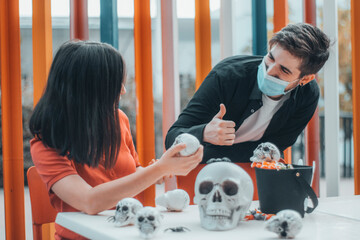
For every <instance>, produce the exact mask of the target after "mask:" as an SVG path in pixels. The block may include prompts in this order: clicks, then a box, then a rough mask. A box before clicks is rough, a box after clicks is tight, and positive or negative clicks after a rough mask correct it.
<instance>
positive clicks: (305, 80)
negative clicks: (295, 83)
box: [300, 74, 315, 86]
mask: <svg viewBox="0 0 360 240" xmlns="http://www.w3.org/2000/svg"><path fill="white" fill-rule="evenodd" d="M313 79H315V74H309V75H306V76H304V77H302V79H301V80H300V85H301V86H304V85H305V84H307V83H308V82H310V81H311V80H313Z"/></svg>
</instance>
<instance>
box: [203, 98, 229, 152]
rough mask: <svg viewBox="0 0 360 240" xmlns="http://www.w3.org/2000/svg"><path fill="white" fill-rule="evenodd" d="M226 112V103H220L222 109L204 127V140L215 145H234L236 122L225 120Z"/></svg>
mask: <svg viewBox="0 0 360 240" xmlns="http://www.w3.org/2000/svg"><path fill="white" fill-rule="evenodd" d="M225 114H226V108H225V105H224V104H220V111H219V112H218V113H217V114H216V115H215V116H214V117H213V119H212V120H211V121H210V122H209V123H208V124H207V125H206V127H205V129H204V138H203V139H204V142H208V143H211V144H214V145H226V146H231V145H233V143H234V139H235V123H234V122H233V121H226V120H223V117H224V115H225Z"/></svg>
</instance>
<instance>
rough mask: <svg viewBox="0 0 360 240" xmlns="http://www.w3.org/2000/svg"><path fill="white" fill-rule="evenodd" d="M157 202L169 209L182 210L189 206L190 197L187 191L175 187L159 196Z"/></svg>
mask: <svg viewBox="0 0 360 240" xmlns="http://www.w3.org/2000/svg"><path fill="white" fill-rule="evenodd" d="M155 203H156V204H157V205H160V206H162V207H166V208H167V210H168V211H175V212H180V211H182V210H184V209H185V208H186V207H187V206H189V203H190V197H189V194H188V193H187V192H186V191H184V190H182V189H175V190H172V191H168V192H166V193H165V194H163V195H160V196H159V197H157V198H156V199H155Z"/></svg>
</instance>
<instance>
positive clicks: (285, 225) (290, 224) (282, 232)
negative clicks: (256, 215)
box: [265, 209, 302, 238]
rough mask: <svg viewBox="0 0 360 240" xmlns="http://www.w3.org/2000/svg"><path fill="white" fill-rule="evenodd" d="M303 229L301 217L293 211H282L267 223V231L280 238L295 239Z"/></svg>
mask: <svg viewBox="0 0 360 240" xmlns="http://www.w3.org/2000/svg"><path fill="white" fill-rule="evenodd" d="M301 228H302V219H301V215H300V214H299V213H298V212H297V211H294V210H291V209H286V210H282V211H280V212H278V213H277V214H276V216H273V217H272V218H270V219H269V220H268V221H266V222H265V229H267V230H269V231H271V232H274V233H276V234H277V235H278V236H279V238H295V236H296V235H297V234H298V233H299V232H300V230H301Z"/></svg>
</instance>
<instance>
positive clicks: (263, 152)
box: [250, 142, 281, 162]
mask: <svg viewBox="0 0 360 240" xmlns="http://www.w3.org/2000/svg"><path fill="white" fill-rule="evenodd" d="M280 157H281V156H280V151H279V149H278V148H277V146H276V145H275V144H273V143H270V142H265V143H260V144H259V145H258V146H257V147H256V148H255V150H254V155H253V156H252V157H251V158H250V161H252V162H261V161H270V160H275V161H279V159H280Z"/></svg>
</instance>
